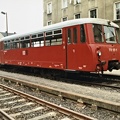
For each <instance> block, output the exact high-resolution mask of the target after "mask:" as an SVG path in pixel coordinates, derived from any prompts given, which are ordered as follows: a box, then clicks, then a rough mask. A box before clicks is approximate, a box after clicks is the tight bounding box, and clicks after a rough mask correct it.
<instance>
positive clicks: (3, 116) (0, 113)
mask: <svg viewBox="0 0 120 120" xmlns="http://www.w3.org/2000/svg"><path fill="white" fill-rule="evenodd" d="M0 118H1V119H2V120H15V119H14V118H12V117H10V116H9V115H8V114H7V113H5V112H4V111H3V110H1V109H0Z"/></svg>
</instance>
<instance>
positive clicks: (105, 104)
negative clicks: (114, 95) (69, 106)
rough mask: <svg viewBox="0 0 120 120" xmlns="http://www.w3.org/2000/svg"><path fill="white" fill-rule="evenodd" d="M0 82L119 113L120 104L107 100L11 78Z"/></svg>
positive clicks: (3, 78) (1, 78) (4, 78)
mask: <svg viewBox="0 0 120 120" xmlns="http://www.w3.org/2000/svg"><path fill="white" fill-rule="evenodd" d="M0 80H1V82H2V83H3V84H7V85H8V86H9V83H10V84H11V83H13V86H16V85H18V86H20V88H21V87H22V86H23V87H25V88H26V87H28V88H30V89H32V90H33V91H39V92H40V93H41V92H43V93H44V92H45V93H48V94H51V95H55V96H59V97H60V98H64V99H70V100H73V101H76V102H77V103H78V104H79V103H80V104H81V103H83V104H89V105H95V106H97V107H100V108H105V109H108V110H111V111H115V112H118V113H120V104H119V103H116V102H114V101H113V102H112V101H109V100H104V99H98V98H95V97H92V96H86V95H83V94H77V93H73V92H68V91H64V90H60V89H56V88H51V87H48V86H44V85H38V84H35V83H31V82H28V81H24V80H20V79H15V78H11V77H4V76H1V77H0ZM4 82H5V83H4ZM25 91H26V90H25ZM35 93H36V92H35ZM40 93H39V94H40Z"/></svg>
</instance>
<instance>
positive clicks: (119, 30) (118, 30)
mask: <svg viewBox="0 0 120 120" xmlns="http://www.w3.org/2000/svg"><path fill="white" fill-rule="evenodd" d="M116 33H117V37H118V43H120V29H119V28H117V29H116Z"/></svg>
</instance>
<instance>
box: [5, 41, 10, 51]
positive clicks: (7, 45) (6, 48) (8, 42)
mask: <svg viewBox="0 0 120 120" xmlns="http://www.w3.org/2000/svg"><path fill="white" fill-rule="evenodd" d="M10 48H11V45H10V41H5V42H4V49H5V50H9V49H10Z"/></svg>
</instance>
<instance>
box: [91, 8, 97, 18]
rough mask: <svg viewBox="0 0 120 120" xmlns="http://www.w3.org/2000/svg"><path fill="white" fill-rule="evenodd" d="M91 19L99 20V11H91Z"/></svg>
mask: <svg viewBox="0 0 120 120" xmlns="http://www.w3.org/2000/svg"><path fill="white" fill-rule="evenodd" d="M90 18H97V11H96V9H94V10H91V11H90Z"/></svg>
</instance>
